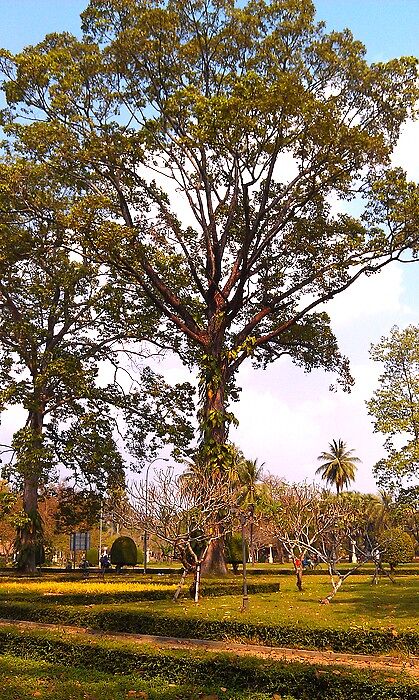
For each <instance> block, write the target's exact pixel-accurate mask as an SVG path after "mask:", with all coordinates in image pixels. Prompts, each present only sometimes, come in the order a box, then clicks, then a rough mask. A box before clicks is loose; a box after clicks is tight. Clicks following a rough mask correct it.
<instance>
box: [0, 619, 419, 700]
mask: <svg viewBox="0 0 419 700" xmlns="http://www.w3.org/2000/svg"><path fill="white" fill-rule="evenodd" d="M0 653H1V654H13V655H14V656H20V657H23V658H30V659H37V660H44V661H48V662H52V663H59V664H61V665H66V666H70V665H71V666H78V667H82V668H84V667H87V668H89V669H90V668H93V669H95V670H98V671H105V672H107V673H112V674H132V673H136V674H139V675H140V676H141V678H142V679H144V680H146V679H153V678H157V677H164V679H165V680H166V681H169V682H171V683H183V684H185V683H190V682H192V681H193V682H194V683H198V684H200V683H202V684H205V685H207V686H208V685H210V684H212V683H213V684H219V685H224V686H227V687H228V688H229V690H242V689H247V690H253V691H263V692H266V693H275V694H280V695H281V694H288V693H292V695H293V696H295V697H296V698H298V700H349V699H350V700H365V698H367V697H368V698H369V700H419V688H418V686H417V685H416V686H414V685H413V684H411V683H408V682H406V681H405V680H404V679H403V680H401V679H400V677H399V678H391V679H388V680H386V678H385V677H384V675H383V674H381V675H379V674H377V673H374V674H372V673H366V672H352V671H346V670H343V669H336V668H334V669H330V668H328V669H325V668H322V667H319V666H311V665H308V664H301V663H287V662H273V661H266V660H262V659H257V658H255V657H253V658H252V657H236V656H232V655H228V654H209V653H208V652H207V653H205V655H202V654H199V653H191V652H188V653H185V652H174V651H158V652H156V651H154V650H152V649H149V650H147V649H141V650H138V648H137V649H134V648H132V647H131V648H130V647H129V646H127V645H116V644H106V643H103V642H100V643H99V642H97V641H96V640H88V641H87V642H86V641H85V640H84V639H83V640H81V639H78V638H77V637H72V638H71V639H65V640H64V639H59V638H58V637H57V636H56V635H55V636H54V635H48V634H45V633H44V634H40V633H25V634H22V633H21V632H18V631H17V630H5V629H4V628H3V629H1V628H0Z"/></svg>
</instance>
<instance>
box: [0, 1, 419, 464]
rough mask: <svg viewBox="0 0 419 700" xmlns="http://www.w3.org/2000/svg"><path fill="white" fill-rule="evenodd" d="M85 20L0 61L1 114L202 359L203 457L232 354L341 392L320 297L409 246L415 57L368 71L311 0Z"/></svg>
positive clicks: (93, 9) (87, 227) (163, 324)
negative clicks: (66, 183) (315, 372)
mask: <svg viewBox="0 0 419 700" xmlns="http://www.w3.org/2000/svg"><path fill="white" fill-rule="evenodd" d="M82 19H83V25H82V26H83V30H84V36H83V39H82V40H78V39H76V38H74V37H72V36H70V35H68V34H58V35H57V34H54V35H50V36H48V37H46V38H45V40H44V41H43V42H41V43H40V44H38V45H37V46H35V47H28V48H27V49H25V50H24V51H23V52H22V53H20V54H18V55H16V56H12V55H10V54H8V53H6V52H4V53H3V59H2V69H3V72H4V73H5V75H6V80H5V83H4V90H5V94H6V99H7V102H8V105H9V110H8V111H6V112H5V113H4V117H3V121H4V123H6V124H7V132H8V134H9V135H10V138H13V139H15V143H16V148H18V149H23V150H24V151H25V152H28V151H29V152H30V153H31V154H32V155H33V157H34V158H36V159H40V160H43V161H45V162H48V163H49V165H50V166H51V167H53V168H54V170H55V171H56V172H61V173H63V174H64V175H65V177H66V178H71V179H72V180H73V181H74V182H77V183H78V187H79V188H80V192H82V193H84V194H85V198H84V202H80V203H79V204H78V206H77V208H76V209H75V211H74V218H73V223H74V227H75V229H76V230H77V231H78V232H79V234H80V235H81V233H82V234H83V236H84V245H85V246H87V247H90V255H91V256H93V257H94V258H96V259H98V260H100V261H102V262H106V263H107V264H108V265H109V267H110V268H112V269H113V270H116V271H118V273H119V274H120V275H121V276H122V277H123V279H124V280H125V281H127V282H129V284H130V285H132V286H133V287H135V288H136V289H137V290H138V292H139V294H141V295H145V296H146V297H147V298H148V300H149V301H150V303H151V304H152V305H153V306H154V307H155V308H156V309H158V311H159V313H160V314H161V316H160V321H159V323H158V324H156V326H155V329H154V335H155V337H156V339H157V338H158V339H159V341H160V342H161V343H162V344H163V345H165V346H166V347H170V348H171V349H173V350H174V351H175V352H177V353H178V354H179V355H180V356H181V357H182V359H184V361H186V362H188V363H189V364H190V365H192V366H198V367H199V371H200V376H201V389H202V395H201V399H202V406H201V412H200V420H201V432H202V435H203V445H204V450H203V451H204V456H205V459H207V461H208V462H210V463H212V464H214V465H219V464H220V463H221V462H225V461H226V460H228V458H229V450H228V449H227V448H226V438H227V434H228V427H229V424H230V422H231V420H232V414H231V413H230V412H229V410H228V403H229V400H231V399H232V398H234V397H235V396H236V393H235V387H234V378H235V375H236V372H237V370H238V368H239V367H240V365H241V364H242V363H243V362H244V361H245V360H246V359H247V358H249V357H251V358H252V360H253V362H254V364H255V365H256V366H261V367H266V365H267V364H268V363H270V362H272V361H274V360H276V359H277V358H280V357H282V356H283V355H289V356H290V357H291V358H292V360H293V361H294V362H295V363H297V364H298V365H300V366H302V367H303V368H304V369H305V370H306V371H310V370H311V369H313V368H315V367H322V368H324V369H326V370H331V371H335V372H337V373H338V374H339V376H340V380H341V381H342V382H343V384H344V386H346V387H347V386H348V384H350V381H351V379H350V375H349V372H348V364H347V361H346V359H345V358H344V357H342V355H341V354H340V352H339V350H338V347H337V343H336V339H335V337H334V335H333V333H332V330H331V328H330V324H329V318H328V316H327V314H326V313H325V311H324V303H325V302H327V301H328V300H330V299H332V298H333V297H335V296H336V295H337V294H340V293H341V292H343V291H345V290H346V289H347V288H348V287H349V286H350V285H352V284H353V283H354V282H356V280H357V279H359V278H360V277H361V276H362V275H364V274H372V273H374V272H378V271H379V270H380V269H382V267H383V266H385V265H387V264H388V263H389V262H390V261H392V260H395V259H399V258H400V257H402V256H404V258H405V259H407V258H409V249H410V247H411V246H412V245H415V244H416V243H417V238H418V230H417V221H418V213H419V205H418V190H417V187H416V186H415V185H413V184H409V183H407V182H406V179H405V176H404V173H403V172H401V171H399V170H392V169H391V168H390V165H389V162H390V155H391V152H392V149H393V147H394V145H395V144H396V142H397V139H398V135H399V133H400V127H401V125H402V124H403V122H404V121H405V120H406V119H407V118H409V117H410V116H411V115H412V111H413V105H414V103H415V100H416V99H417V95H418V92H417V86H416V77H417V76H416V61H415V60H414V59H413V58H401V59H397V60H396V59H395V60H392V61H389V62H388V63H377V64H374V65H369V64H368V63H367V61H366V59H365V49H364V47H363V45H362V44H361V43H360V42H358V41H356V40H354V38H353V36H352V35H351V33H350V32H349V31H348V30H345V31H343V32H341V33H338V32H331V33H326V31H325V27H324V25H323V24H321V23H320V24H318V23H316V22H315V8H314V6H313V4H312V2H310V1H309V0H299V2H295V0H276V1H273V2H264V1H263V0H256V1H251V2H248V3H247V4H245V5H240V6H236V5H235V4H234V2H232V1H231V0H217V1H211V0H196V1H195V2H190V1H186V2H185V0H182V1H181V2H180V1H179V0H168V2H166V3H160V2H158V1H156V2H153V1H152V2H149V1H148V0H147V2H146V1H145V0H124V1H122V0H92V1H91V2H90V4H89V6H88V8H87V10H86V11H85V12H84V13H83V15H82ZM22 115H24V117H25V121H22V119H21V118H20V117H21V116H22ZM358 196H359V197H360V198H363V199H362V200H361V199H360V201H362V204H363V213H362V214H361V215H360V216H359V217H356V216H354V215H350V214H349V213H348V211H350V209H348V206H347V203H348V201H349V202H350V201H351V200H353V199H355V198H356V197H358ZM336 202H338V204H337V205H335V204H336ZM355 209H356V208H355Z"/></svg>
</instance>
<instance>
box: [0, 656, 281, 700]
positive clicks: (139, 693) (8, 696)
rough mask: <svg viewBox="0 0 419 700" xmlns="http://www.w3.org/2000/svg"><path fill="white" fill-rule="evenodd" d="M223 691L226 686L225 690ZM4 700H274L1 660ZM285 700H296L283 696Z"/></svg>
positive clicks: (261, 695) (212, 687)
mask: <svg viewBox="0 0 419 700" xmlns="http://www.w3.org/2000/svg"><path fill="white" fill-rule="evenodd" d="M222 687H223V688H224V686H222ZM0 688H1V698H2V700H33V698H40V699H41V700H127V699H129V698H132V699H134V700H135V698H137V700H140V699H142V700H198V699H199V700H203V699H204V698H205V696H207V698H212V700H215V698H219V700H222V698H225V699H226V700H272V693H269V694H267V693H258V692H256V693H255V692H254V691H249V692H246V691H242V692H240V691H230V690H228V689H224V690H221V686H220V685H218V686H216V685H214V684H208V685H207V686H205V685H202V684H196V685H195V684H194V683H193V682H191V683H190V684H183V683H182V684H179V683H169V682H167V681H166V682H165V681H164V679H163V678H161V677H160V678H156V679H153V680H152V681H142V680H141V679H140V678H139V677H138V675H135V674H131V675H127V676H122V675H113V674H112V673H104V672H100V671H95V670H89V671H88V673H86V669H85V668H66V667H64V666H61V665H60V664H53V663H48V662H47V661H31V660H28V659H21V658H19V657H15V656H9V655H6V656H3V657H0ZM282 700H293V698H292V697H291V696H288V698H287V697H286V696H284V695H282Z"/></svg>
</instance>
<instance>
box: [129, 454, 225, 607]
mask: <svg viewBox="0 0 419 700" xmlns="http://www.w3.org/2000/svg"><path fill="white" fill-rule="evenodd" d="M128 501H129V502H128V503H125V504H121V505H120V506H119V507H118V508H117V514H118V517H119V519H120V520H121V522H123V524H124V525H125V526H129V527H131V528H133V529H137V530H141V531H144V530H147V532H148V533H149V534H152V535H154V536H155V537H157V538H158V539H159V540H160V541H162V542H165V543H166V544H169V545H170V546H171V547H172V549H173V553H174V558H176V559H179V560H180V561H181V562H182V564H183V573H182V577H181V580H180V583H179V586H178V588H177V590H176V592H175V595H174V599H175V600H176V599H177V598H178V597H179V596H180V593H181V590H182V587H183V585H184V583H185V580H186V577H187V576H188V575H189V574H193V575H194V584H193V590H194V600H195V602H197V601H198V599H199V589H200V578H201V565H202V562H203V560H204V559H205V556H206V554H207V552H208V548H209V547H210V545H211V543H212V542H213V541H214V540H216V539H218V538H219V537H221V533H222V534H223V535H224V534H225V533H226V532H228V531H230V530H231V528H232V518H233V515H232V510H233V508H234V507H235V504H236V492H235V490H234V487H233V485H232V484H231V482H230V480H229V479H228V478H227V477H225V478H223V476H222V475H221V476H220V478H218V479H217V480H214V479H213V478H210V477H208V478H206V477H205V475H202V478H201V479H200V480H199V481H198V480H187V479H184V478H182V475H176V474H175V471H174V469H173V467H169V468H167V469H163V470H159V471H158V472H157V473H156V475H155V478H154V481H153V482H152V483H151V484H150V485H147V484H146V483H145V482H143V481H139V482H137V483H135V484H133V485H132V486H131V487H130V488H129V490H128ZM215 515H216V522H215V520H214V516H215Z"/></svg>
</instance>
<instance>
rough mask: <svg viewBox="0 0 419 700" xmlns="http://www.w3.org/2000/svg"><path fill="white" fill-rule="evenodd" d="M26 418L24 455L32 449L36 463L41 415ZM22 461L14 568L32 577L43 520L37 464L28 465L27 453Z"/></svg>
mask: <svg viewBox="0 0 419 700" xmlns="http://www.w3.org/2000/svg"><path fill="white" fill-rule="evenodd" d="M29 418H30V421H29V425H30V428H31V431H32V440H31V444H30V445H28V446H27V448H26V449H27V452H28V451H29V450H31V452H32V454H33V455H34V460H35V459H36V455H37V453H38V455H39V454H40V452H41V449H42V429H43V419H44V416H43V413H42V412H40V411H33V412H32V413H31V414H30V417H29ZM25 462H26V464H25V467H24V470H23V510H24V513H25V516H26V522H24V523H23V524H22V525H21V526H20V527H18V528H17V533H16V551H17V568H18V570H19V571H23V572H24V573H28V574H32V573H35V571H36V549H37V546H38V545H40V543H41V539H42V520H41V516H40V513H39V508H38V489H39V477H40V465H39V464H36V463H32V464H31V455H30V454H26V455H25ZM29 465H30V467H29Z"/></svg>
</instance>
